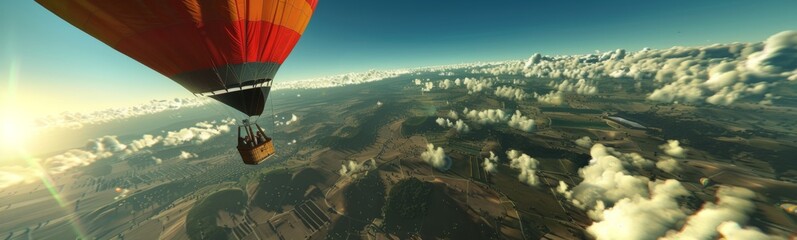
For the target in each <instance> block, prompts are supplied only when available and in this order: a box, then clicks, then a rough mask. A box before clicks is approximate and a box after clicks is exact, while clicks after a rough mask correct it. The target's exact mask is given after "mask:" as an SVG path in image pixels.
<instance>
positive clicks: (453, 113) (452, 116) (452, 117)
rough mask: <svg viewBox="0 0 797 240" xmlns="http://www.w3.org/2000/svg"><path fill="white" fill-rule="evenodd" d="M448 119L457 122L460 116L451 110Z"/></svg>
mask: <svg viewBox="0 0 797 240" xmlns="http://www.w3.org/2000/svg"><path fill="white" fill-rule="evenodd" d="M448 118H451V119H454V120H456V119H459V115H458V114H457V111H454V110H451V111H449V112H448Z"/></svg>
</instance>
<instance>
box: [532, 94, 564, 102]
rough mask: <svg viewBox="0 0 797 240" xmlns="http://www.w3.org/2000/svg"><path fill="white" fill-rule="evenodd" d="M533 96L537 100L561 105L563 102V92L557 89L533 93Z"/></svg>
mask: <svg viewBox="0 0 797 240" xmlns="http://www.w3.org/2000/svg"><path fill="white" fill-rule="evenodd" d="M534 98H536V99H537V101H538V102H542V103H547V104H552V105H561V104H562V103H564V93H562V92H559V91H552V92H549V93H548V94H545V95H540V94H537V93H534Z"/></svg>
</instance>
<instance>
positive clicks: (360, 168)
mask: <svg viewBox="0 0 797 240" xmlns="http://www.w3.org/2000/svg"><path fill="white" fill-rule="evenodd" d="M374 168H376V161H375V160H374V159H373V158H372V159H369V160H367V161H364V162H362V163H357V162H355V161H349V162H348V164H343V165H341V167H340V170H339V171H338V173H340V175H342V176H352V175H353V174H357V173H360V172H365V171H368V170H371V169H374Z"/></svg>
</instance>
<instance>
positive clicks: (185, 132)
mask: <svg viewBox="0 0 797 240" xmlns="http://www.w3.org/2000/svg"><path fill="white" fill-rule="evenodd" d="M229 131H230V126H229V125H227V124H225V123H222V124H221V125H213V124H211V123H208V122H199V123H197V124H196V125H195V126H194V127H189V128H183V129H180V130H177V131H169V132H167V133H166V137H164V138H163V140H162V142H163V145H164V146H176V145H181V144H185V143H189V142H193V143H203V142H205V141H207V140H208V139H211V138H213V137H215V136H218V135H220V134H223V133H227V132H229Z"/></svg>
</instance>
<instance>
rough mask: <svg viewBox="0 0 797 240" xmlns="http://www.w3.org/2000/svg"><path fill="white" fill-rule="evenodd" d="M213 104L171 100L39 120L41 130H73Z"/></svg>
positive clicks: (189, 99) (37, 123) (205, 99)
mask: <svg viewBox="0 0 797 240" xmlns="http://www.w3.org/2000/svg"><path fill="white" fill-rule="evenodd" d="M209 102H211V100H210V99H208V98H175V99H170V100H152V101H150V102H148V103H145V104H140V105H136V106H132V107H121V108H109V109H105V110H100V111H95V112H90V113H75V112H64V113H61V114H58V115H51V116H47V117H44V118H40V119H37V120H36V121H35V122H36V125H37V126H38V127H39V128H71V129H80V128H83V126H85V125H95V124H103V123H108V122H112V121H116V120H121V119H127V118H133V117H138V116H144V115H150V114H155V113H159V112H164V111H171V110H176V109H182V108H193V107H198V106H202V105H205V104H207V103H209Z"/></svg>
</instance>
